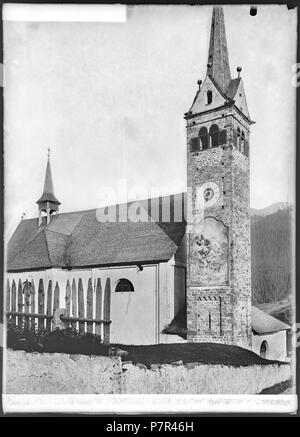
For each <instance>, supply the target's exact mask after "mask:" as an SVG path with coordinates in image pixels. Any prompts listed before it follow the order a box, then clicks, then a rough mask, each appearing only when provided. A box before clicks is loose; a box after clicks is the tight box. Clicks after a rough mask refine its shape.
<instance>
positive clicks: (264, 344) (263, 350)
mask: <svg viewBox="0 0 300 437" xmlns="http://www.w3.org/2000/svg"><path fill="white" fill-rule="evenodd" d="M268 352H269V346H268V343H267V342H266V340H264V341H263V342H262V344H261V345H260V351H259V354H260V356H261V357H262V358H268Z"/></svg>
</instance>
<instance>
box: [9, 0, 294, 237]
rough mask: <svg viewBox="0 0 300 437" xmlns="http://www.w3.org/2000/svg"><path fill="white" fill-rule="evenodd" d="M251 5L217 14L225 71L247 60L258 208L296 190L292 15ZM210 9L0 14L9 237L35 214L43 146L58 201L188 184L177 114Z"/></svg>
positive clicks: (193, 81) (185, 106)
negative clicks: (89, 18)
mask: <svg viewBox="0 0 300 437" xmlns="http://www.w3.org/2000/svg"><path fill="white" fill-rule="evenodd" d="M32 7H34V5H32ZM249 9H250V8H249V6H240V5H239V6H224V15H225V25H226V35H227V44H228V52H229V62H230V67H231V75H232V77H236V76H237V72H236V67H237V66H242V72H241V77H242V78H243V82H244V87H245V92H246V97H247V103H248V108H249V112H250V116H251V118H252V120H254V121H255V122H256V123H255V124H254V125H252V126H251V136H250V156H251V158H250V177H251V182H250V193H251V194H250V205H251V207H253V208H263V207H266V206H268V205H270V204H272V203H275V202H279V201H283V202H290V203H293V201H294V190H295V184H294V174H295V169H294V166H295V129H296V119H295V110H296V109H295V108H296V105H295V103H296V100H295V99H296V88H295V87H294V86H293V85H292V75H293V73H292V69H293V65H294V64H295V62H296V61H295V59H296V20H297V15H296V10H288V9H287V7H286V6H285V5H282V6H281V5H260V6H258V13H257V15H256V16H254V17H252V16H250V14H249ZM211 13H212V6H183V5H181V6H171V5H166V6H132V7H127V20H126V22H124V23H107V22H106V23H101V22H91V23H89V22H44V21H41V22H36V21H35V22H29V21H5V22H4V166H5V168H4V173H5V174H4V180H5V191H4V193H5V236H6V238H9V237H10V235H11V234H12V232H13V231H14V229H15V227H16V226H17V224H18V222H19V221H20V219H21V216H22V214H23V213H24V214H25V217H26V218H30V217H36V216H37V213H38V209H37V205H36V203H35V202H36V200H37V199H38V198H39V197H40V196H41V194H42V190H43V184H44V177H45V169H46V161H47V149H48V147H50V148H51V157H50V160H51V167H52V175H53V181H54V188H55V195H56V197H57V198H58V199H59V200H60V202H61V207H60V211H61V212H67V211H76V210H83V209H92V208H97V207H99V206H102V205H103V204H105V203H106V204H109V203H110V204H112V203H114V202H115V201H117V202H121V201H126V200H127V199H128V200H133V199H139V198H146V197H155V196H157V195H165V194H170V193H179V192H182V191H185V190H186V132H185V120H184V118H183V115H184V113H185V112H187V111H188V110H189V108H190V106H191V104H192V101H193V99H194V96H195V93H196V91H197V80H198V79H202V80H204V78H205V74H206V64H207V54H208V44H209V35H210V24H211ZM108 188H110V190H113V192H114V193H116V198H113V197H114V196H113V195H112V194H111V195H110V198H109V199H107V196H106V195H105V193H107V192H108V191H107V189H108ZM111 192H112V191H111Z"/></svg>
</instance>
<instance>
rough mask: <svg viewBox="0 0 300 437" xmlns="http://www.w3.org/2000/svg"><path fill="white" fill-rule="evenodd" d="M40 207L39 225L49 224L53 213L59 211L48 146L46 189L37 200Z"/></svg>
mask: <svg viewBox="0 0 300 437" xmlns="http://www.w3.org/2000/svg"><path fill="white" fill-rule="evenodd" d="M36 203H37V204H38V207H39V226H44V225H46V226H47V225H48V224H49V223H50V221H51V215H52V214H53V213H56V212H58V208H59V205H60V202H59V201H58V200H57V198H56V197H55V195H54V188H53V182H52V173H51V166H50V149H49V148H48V160H47V167H46V175H45V183H44V191H43V194H42V195H41V197H40V198H39V200H38V201H37V202H36Z"/></svg>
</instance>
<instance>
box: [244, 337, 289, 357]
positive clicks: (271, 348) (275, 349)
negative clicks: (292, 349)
mask: <svg viewBox="0 0 300 437" xmlns="http://www.w3.org/2000/svg"><path fill="white" fill-rule="evenodd" d="M263 341H266V342H267V343H268V353H267V356H266V358H268V359H269V360H278V361H285V360H286V358H287V349H286V331H279V332H274V333H272V334H265V335H254V334H252V350H253V352H255V353H256V354H258V355H260V346H261V344H262V342H263Z"/></svg>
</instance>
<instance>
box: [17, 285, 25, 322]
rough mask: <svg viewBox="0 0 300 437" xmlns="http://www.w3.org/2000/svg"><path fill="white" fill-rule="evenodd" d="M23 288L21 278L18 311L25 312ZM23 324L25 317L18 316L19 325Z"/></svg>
mask: <svg viewBox="0 0 300 437" xmlns="http://www.w3.org/2000/svg"><path fill="white" fill-rule="evenodd" d="M23 311H24V308H23V290H22V282H21V279H19V282H18V312H19V313H23ZM21 325H23V318H22V317H21V316H20V317H18V326H21Z"/></svg>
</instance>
